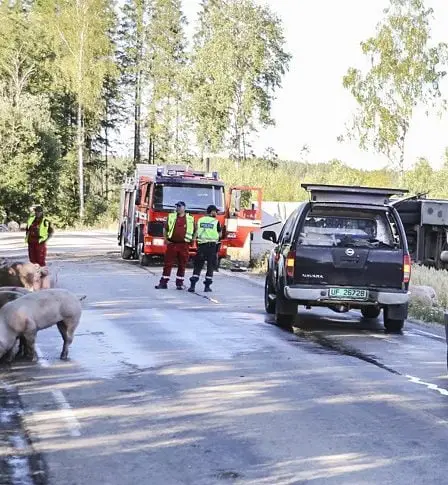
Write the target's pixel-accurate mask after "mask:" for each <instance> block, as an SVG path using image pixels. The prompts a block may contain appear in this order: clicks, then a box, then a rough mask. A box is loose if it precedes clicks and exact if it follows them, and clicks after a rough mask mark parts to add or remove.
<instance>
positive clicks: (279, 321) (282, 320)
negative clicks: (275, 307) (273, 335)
mask: <svg viewBox="0 0 448 485" xmlns="http://www.w3.org/2000/svg"><path fill="white" fill-rule="evenodd" d="M295 319H296V316H295V315H290V314H286V313H276V314H275V324H276V325H277V327H280V328H283V329H284V330H289V331H291V332H292V329H293V326H294V321H295Z"/></svg>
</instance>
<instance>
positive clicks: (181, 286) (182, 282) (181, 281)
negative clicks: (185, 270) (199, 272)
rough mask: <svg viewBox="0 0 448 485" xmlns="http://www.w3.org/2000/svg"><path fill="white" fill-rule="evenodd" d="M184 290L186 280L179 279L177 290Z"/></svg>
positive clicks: (177, 280)
mask: <svg viewBox="0 0 448 485" xmlns="http://www.w3.org/2000/svg"><path fill="white" fill-rule="evenodd" d="M183 289H184V280H183V279H180V278H177V279H176V290H183Z"/></svg>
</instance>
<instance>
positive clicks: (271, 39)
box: [190, 0, 291, 161]
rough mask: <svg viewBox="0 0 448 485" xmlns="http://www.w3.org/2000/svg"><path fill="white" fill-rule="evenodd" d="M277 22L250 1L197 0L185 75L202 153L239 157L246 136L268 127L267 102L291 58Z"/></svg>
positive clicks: (279, 83) (268, 108) (243, 154)
mask: <svg viewBox="0 0 448 485" xmlns="http://www.w3.org/2000/svg"><path fill="white" fill-rule="evenodd" d="M284 44H285V39H284V35H283V29H282V25H281V21H280V19H279V18H278V17H277V16H275V15H274V14H273V13H272V12H271V11H270V10H269V8H268V7H266V6H258V5H257V4H256V3H255V2H254V1H253V0H203V2H202V10H201V15H200V22H199V29H198V31H197V33H196V36H195V42H194V49H193V55H192V59H193V64H192V71H191V85H190V86H191V113H192V116H193V119H194V121H195V125H196V137H197V140H198V143H199V145H200V147H201V149H202V150H207V151H209V150H210V151H217V150H219V149H220V148H222V146H223V144H224V142H225V137H226V135H227V136H229V135H230V142H231V143H230V148H231V150H232V153H233V155H234V156H235V158H236V159H237V160H238V161H239V160H241V159H242V158H245V155H246V153H245V151H246V150H245V149H246V144H247V136H249V135H250V134H251V133H252V132H253V131H255V130H256V128H257V126H259V125H262V126H266V125H269V124H273V123H274V120H273V119H272V117H271V103H272V99H273V96H274V93H275V90H276V89H277V88H278V87H280V85H281V80H282V76H283V75H284V74H285V72H286V70H287V68H288V63H289V60H290V58H291V56H290V55H289V54H288V53H287V52H285V50H284Z"/></svg>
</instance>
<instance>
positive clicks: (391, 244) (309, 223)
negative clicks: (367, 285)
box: [298, 211, 400, 249]
mask: <svg viewBox="0 0 448 485" xmlns="http://www.w3.org/2000/svg"><path fill="white" fill-rule="evenodd" d="M298 243H299V244H300V245H302V246H334V247H364V248H369V249H375V248H379V249H384V248H399V247H400V239H399V236H398V234H397V233H396V231H394V228H393V227H392V224H391V220H390V218H389V217H388V215H387V214H386V213H373V212H371V213H369V212H365V213H356V214H355V213H353V212H345V213H344V212H343V211H339V212H332V211H329V212H323V211H320V212H317V211H313V212H312V213H311V212H310V213H308V215H307V217H306V219H305V223H304V225H303V228H302V230H301V233H300V236H299V241H298Z"/></svg>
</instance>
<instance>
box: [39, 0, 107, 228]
mask: <svg viewBox="0 0 448 485" xmlns="http://www.w3.org/2000/svg"><path fill="white" fill-rule="evenodd" d="M41 7H42V13H43V15H44V18H45V19H46V22H47V23H48V27H49V28H51V34H52V39H53V48H54V53H55V65H56V66H57V69H58V71H59V76H57V77H56V81H57V83H58V84H59V85H60V86H61V87H62V88H63V89H65V90H66V91H68V92H70V93H72V94H73V95H74V97H75V100H76V151H77V160H78V191H79V217H80V219H83V218H84V203H85V200H84V150H85V125H84V121H85V116H86V113H89V115H90V116H91V117H94V116H95V115H96V114H98V113H100V112H102V110H103V109H102V103H103V100H102V90H103V86H104V80H105V78H106V76H107V74H108V73H109V71H110V70H111V69H112V54H113V52H112V43H111V39H110V38H109V36H108V32H109V31H110V28H111V23H112V22H113V14H112V10H111V8H112V7H113V5H112V4H111V2H109V1H108V0H49V1H47V2H42V4H41Z"/></svg>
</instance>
